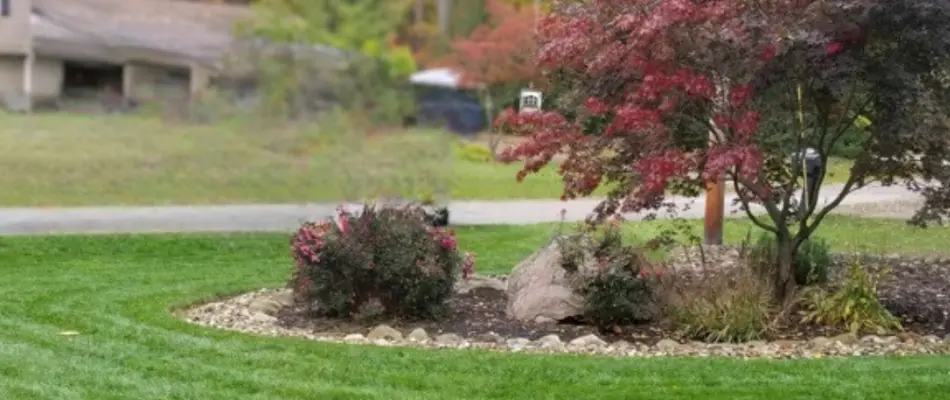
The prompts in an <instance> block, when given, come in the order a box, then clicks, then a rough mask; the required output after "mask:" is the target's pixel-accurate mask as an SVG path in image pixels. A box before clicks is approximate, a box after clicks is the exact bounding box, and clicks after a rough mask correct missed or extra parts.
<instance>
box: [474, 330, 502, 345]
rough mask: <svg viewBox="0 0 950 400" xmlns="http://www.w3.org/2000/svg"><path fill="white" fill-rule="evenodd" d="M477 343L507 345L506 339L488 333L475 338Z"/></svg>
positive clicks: (493, 333)
mask: <svg viewBox="0 0 950 400" xmlns="http://www.w3.org/2000/svg"><path fill="white" fill-rule="evenodd" d="M475 341H476V342H479V343H492V344H502V343H505V338H504V337H503V336H501V335H499V334H497V333H495V332H488V333H482V334H480V335H477V336H475Z"/></svg>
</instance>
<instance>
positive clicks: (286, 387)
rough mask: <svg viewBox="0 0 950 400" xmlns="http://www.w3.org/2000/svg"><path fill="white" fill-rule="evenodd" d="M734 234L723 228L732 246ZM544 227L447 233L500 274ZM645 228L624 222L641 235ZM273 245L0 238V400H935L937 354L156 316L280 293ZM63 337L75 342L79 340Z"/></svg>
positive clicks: (850, 232)
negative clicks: (319, 330)
mask: <svg viewBox="0 0 950 400" xmlns="http://www.w3.org/2000/svg"><path fill="white" fill-rule="evenodd" d="M740 225H741V223H730V225H729V226H728V227H727V229H728V232H729V233H730V235H731V236H730V238H731V239H735V238H737V237H740V236H741V232H740V231H741V229H740V228H741V226H740ZM826 228H827V229H826V230H825V231H824V233H825V236H826V237H828V238H829V239H831V240H832V242H833V245H834V246H835V247H836V248H838V249H854V248H865V247H867V248H872V249H875V250H879V251H884V252H892V251H902V250H908V251H916V252H929V251H935V250H939V248H940V247H941V246H940V244H941V243H948V241H947V240H948V239H950V231H948V230H945V229H944V230H935V231H919V230H912V229H909V228H905V227H904V226H903V225H901V224H900V223H898V222H887V221H857V220H853V219H846V218H833V219H831V220H830V221H829V224H828V226H826ZM551 229H552V225H540V226H527V227H512V226H507V227H506V226H501V227H459V228H458V232H459V235H460V238H459V243H460V245H461V246H462V247H464V248H467V249H471V250H473V251H475V252H477V253H478V254H479V255H480V257H479V268H480V269H481V270H482V271H483V272H484V271H494V272H501V271H505V270H507V269H509V268H510V267H511V266H513V265H514V264H516V263H517V262H518V261H519V260H521V259H523V258H524V257H525V256H526V255H528V254H530V253H531V252H532V251H534V250H535V249H536V248H537V247H538V246H539V245H541V244H542V243H544V242H545V241H546V240H547V238H548V237H550V234H551ZM656 229H657V228H656V226H655V225H651V224H633V225H631V226H630V228H629V230H630V232H631V233H632V234H636V235H638V236H644V235H649V233H650V232H652V231H655V230H656ZM287 239H288V238H287V237H286V235H274V234H242V235H161V236H148V235H140V236H91V237H83V236H73V237H22V238H0V260H2V263H0V274H2V276H3V279H2V280H0V325H2V326H0V399H16V400H30V399H43V400H48V399H90V400H93V399H94V400H109V399H123V400H125V399H195V400H199V399H200V400H211V399H226V400H231V399H261V400H263V399H275V400H276V399H281V400H283V399H307V400H310V399H321V400H323V399H380V400H395V399H438V400H444V399H479V400H482V399H530V400H534V399H651V400H652V399H690V400H692V399H722V400H734V399H750V400H751V399H755V400H758V399H764V398H767V399H773V400H785V399H809V400H810V399H835V400H840V399H908V398H920V399H940V398H948V395H947V393H950V377H948V375H947V369H946V366H947V364H948V361H950V360H947V359H946V358H941V357H909V358H867V359H844V360H820V361H817V360H812V361H741V360H709V359H611V358H604V357H580V356H538V355H535V356H530V355H506V354H494V353H488V352H482V351H425V350H411V349H402V348H375V347H363V346H345V345H337V344H321V343H314V342H308V341H304V340H296V339H270V338H259V337H253V336H249V335H243V334H238V333H230V332H222V331H214V330H210V329H204V328H199V327H196V326H192V325H189V324H187V323H185V322H182V321H179V320H178V319H176V318H175V317H174V316H172V315H171V313H170V312H169V308H170V307H174V306H180V305H183V304H186V303H189V302H194V301H198V300H200V299H202V298H209V297H212V296H215V295H220V294H226V293H236V292H240V291H244V290H250V289H254V288H259V287H262V286H276V285H280V284H281V283H282V282H283V280H284V279H285V278H286V277H287V276H288V274H289V272H290V268H291V266H290V262H289V257H288V250H287ZM64 331H75V332H79V334H78V335H76V336H68V335H62V334H61V333H62V332H64Z"/></svg>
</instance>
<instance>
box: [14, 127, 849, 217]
mask: <svg viewBox="0 0 950 400" xmlns="http://www.w3.org/2000/svg"><path fill="white" fill-rule="evenodd" d="M365 136H366V135H365V134H364V133H362V132H353V130H352V128H349V127H345V126H340V125H338V124H335V125H329V126H319V127H313V126H308V127H297V128H286V127H284V128H275V127H273V126H265V125H260V123H259V122H258V123H256V124H252V125H251V124H249V123H248V122H247V121H243V122H242V121H231V122H222V123H218V124H215V125H204V126H196V125H184V124H172V123H165V122H163V121H162V120H161V119H160V118H157V117H154V118H150V117H145V116H92V115H70V114H38V115H34V116H22V115H10V114H3V113H0V171H3V173H2V174H0V188H3V190H0V207H5V206H6V207H10V206H37V207H48V206H84V205H154V204H222V203H286V202H324V201H337V200H341V199H351V200H354V199H364V198H367V197H373V196H375V195H380V194H389V195H402V196H404V197H413V198H418V197H419V196H421V195H424V194H426V193H435V194H447V195H448V196H450V197H451V198H452V199H457V200H462V199H482V200H490V199H537V198H558V197H559V196H560V194H561V190H562V184H561V179H560V176H558V175H557V174H556V173H555V168H554V167H550V168H546V169H545V170H543V171H542V173H540V174H537V175H532V176H530V177H528V178H527V179H526V180H525V181H524V182H523V183H520V184H519V183H517V182H516V181H515V174H516V172H517V171H518V169H519V168H520V165H517V164H515V165H504V164H499V163H485V162H474V161H468V160H465V159H461V158H457V157H455V156H454V155H453V152H452V150H451V149H452V143H450V140H451V137H450V136H449V135H446V134H442V133H440V132H433V131H415V132H411V133H409V134H402V135H397V134H390V135H386V136H384V137H377V138H375V139H371V140H365V141H364V140H363V139H364V137H365ZM847 165H848V164H847V163H846V162H840V161H836V162H835V163H834V164H832V168H831V171H832V176H829V177H828V179H827V182H829V183H830V182H835V181H840V180H841V179H842V178H844V177H846V173H845V172H846V168H847Z"/></svg>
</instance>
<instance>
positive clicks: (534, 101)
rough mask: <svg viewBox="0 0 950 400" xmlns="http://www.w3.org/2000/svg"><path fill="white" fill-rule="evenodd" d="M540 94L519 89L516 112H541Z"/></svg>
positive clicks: (535, 91)
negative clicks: (519, 94)
mask: <svg viewBox="0 0 950 400" xmlns="http://www.w3.org/2000/svg"><path fill="white" fill-rule="evenodd" d="M541 100H542V96H541V92H540V91H537V90H531V89H521V96H520V97H519V99H518V112H536V111H540V110H541Z"/></svg>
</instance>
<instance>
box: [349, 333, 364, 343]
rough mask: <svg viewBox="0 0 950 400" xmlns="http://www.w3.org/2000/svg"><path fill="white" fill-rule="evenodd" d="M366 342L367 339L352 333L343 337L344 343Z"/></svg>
mask: <svg viewBox="0 0 950 400" xmlns="http://www.w3.org/2000/svg"><path fill="white" fill-rule="evenodd" d="M365 340H366V337H365V336H363V335H361V334H359V333H351V334H349V335H346V336H344V337H343V341H344V342H362V341H365Z"/></svg>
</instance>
